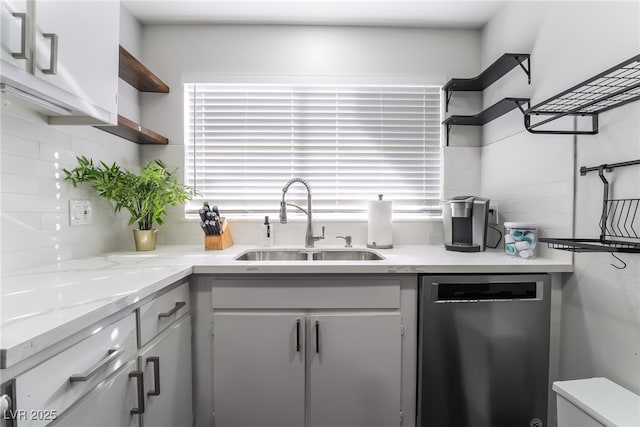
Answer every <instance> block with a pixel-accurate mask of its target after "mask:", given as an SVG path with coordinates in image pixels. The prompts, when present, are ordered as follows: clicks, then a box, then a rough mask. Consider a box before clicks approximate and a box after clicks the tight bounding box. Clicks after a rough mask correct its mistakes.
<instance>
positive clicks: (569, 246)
mask: <svg viewBox="0 0 640 427" xmlns="http://www.w3.org/2000/svg"><path fill="white" fill-rule="evenodd" d="M632 165H640V159H639V160H632V161H629V162H621V163H612V164H603V165H600V166H595V167H589V168H588V167H585V166H583V167H581V168H580V175H582V176H584V175H586V174H587V173H588V172H593V171H598V175H599V176H600V180H601V181H602V183H603V185H604V191H603V196H602V214H601V216H600V237H599V238H597V239H554V238H546V237H543V238H540V242H544V243H547V245H548V246H549V247H550V248H552V249H561V250H565V251H571V252H626V253H640V199H610V198H609V181H607V178H606V177H605V176H604V174H605V172H611V171H612V170H613V169H615V168H620V167H624V166H632Z"/></svg>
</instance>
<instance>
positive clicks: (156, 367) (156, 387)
mask: <svg viewBox="0 0 640 427" xmlns="http://www.w3.org/2000/svg"><path fill="white" fill-rule="evenodd" d="M147 363H153V390H151V391H148V392H147V396H160V357H158V356H151V357H147Z"/></svg>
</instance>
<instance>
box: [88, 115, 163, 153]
mask: <svg viewBox="0 0 640 427" xmlns="http://www.w3.org/2000/svg"><path fill="white" fill-rule="evenodd" d="M96 127H97V128H98V129H100V130H103V131H105V132H108V133H110V134H113V135H116V136H119V137H121V138H124V139H128V140H129V141H133V142H135V143H136V144H151V145H158V144H160V145H166V144H168V143H169V139H167V138H166V137H164V136H162V135H160V134H159V133H156V132H154V131H152V130H150V129H147V128H145V127H142V126H140V125H139V124H138V123H136V122H134V121H133V120H129V119H127V118H126V117H124V116H121V115H119V114H118V125H117V126H96Z"/></svg>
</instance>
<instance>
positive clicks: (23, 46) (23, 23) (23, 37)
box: [11, 12, 29, 59]
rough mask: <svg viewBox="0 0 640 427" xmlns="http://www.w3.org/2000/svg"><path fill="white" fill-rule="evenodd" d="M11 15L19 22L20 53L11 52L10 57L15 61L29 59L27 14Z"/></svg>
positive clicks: (14, 13)
mask: <svg viewBox="0 0 640 427" xmlns="http://www.w3.org/2000/svg"><path fill="white" fill-rule="evenodd" d="M11 15H13V17H14V18H18V19H19V20H20V52H11V56H13V57H14V58H16V59H29V55H28V54H27V14H26V13H18V12H13V13H12V14H11Z"/></svg>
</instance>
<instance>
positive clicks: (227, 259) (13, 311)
mask: <svg viewBox="0 0 640 427" xmlns="http://www.w3.org/2000/svg"><path fill="white" fill-rule="evenodd" d="M291 248H293V247H291V246H287V247H274V248H272V249H291ZM337 248H339V247H336V246H318V247H316V248H315V249H316V250H320V249H337ZM362 248H363V247H362V246H360V247H359V246H354V249H362ZM249 249H256V247H255V246H240V245H236V246H232V247H231V248H229V249H226V250H223V251H205V250H204V249H203V248H202V247H201V246H163V247H159V248H158V249H157V250H155V251H153V252H117V253H110V254H105V255H101V256H95V257H91V258H86V259H76V260H69V261H63V262H60V263H56V264H51V265H46V266H42V267H37V268H31V269H27V270H22V271H18V272H14V273H11V274H7V275H3V276H2V277H1V278H0V280H1V282H0V286H1V288H0V289H1V293H0V295H1V297H2V301H1V303H0V305H1V316H0V318H1V324H0V367H2V368H7V367H10V366H11V365H14V364H15V363H18V362H20V361H22V360H24V359H26V358H28V357H29V356H32V355H34V354H36V353H37V352H39V351H41V350H43V349H45V348H48V347H50V346H52V345H54V344H56V343H58V342H60V341H62V340H64V339H65V338H68V337H70V336H71V335H73V334H75V333H77V332H79V331H81V330H83V329H85V328H87V327H88V326H90V325H92V324H94V323H96V322H99V321H101V320H102V319H105V318H106V317H108V316H110V315H112V314H114V313H117V312H119V311H121V310H123V309H125V308H126V307H128V306H130V305H132V304H135V303H137V302H138V301H141V300H142V299H144V298H146V297H148V296H150V295H152V294H154V293H156V292H158V291H160V290H162V289H163V288H164V287H166V286H168V285H170V284H172V283H175V282H176V281H178V280H180V279H183V278H185V277H188V276H189V275H191V274H192V273H195V274H272V273H280V274H282V273H285V274H289V273H296V274H306V273H308V274H323V273H340V274H349V273H352V274H372V273H373V274H384V273H395V274H421V273H439V274H441V273H554V272H570V271H573V265H572V264H571V262H570V261H557V260H552V259H545V258H536V259H532V260H525V259H516V258H510V257H507V256H506V255H505V254H504V253H503V252H502V251H498V250H489V251H487V252H480V253H458V252H448V251H445V250H444V248H443V247H441V246H399V247H396V248H394V249H385V250H378V251H377V252H378V253H380V254H381V255H383V256H384V257H385V259H383V260H379V261H267V262H265V261H236V260H234V258H235V257H236V256H237V255H238V254H240V253H242V252H244V251H246V250H249ZM296 249H300V247H296ZM567 259H568V258H567Z"/></svg>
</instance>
